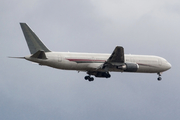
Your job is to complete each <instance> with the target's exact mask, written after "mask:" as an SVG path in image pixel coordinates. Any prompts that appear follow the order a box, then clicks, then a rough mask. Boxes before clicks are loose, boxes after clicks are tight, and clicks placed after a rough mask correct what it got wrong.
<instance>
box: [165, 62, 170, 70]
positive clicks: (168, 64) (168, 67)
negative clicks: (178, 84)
mask: <svg viewBox="0 0 180 120" xmlns="http://www.w3.org/2000/svg"><path fill="white" fill-rule="evenodd" d="M166 67H167V70H169V69H170V68H171V64H170V63H169V62H168V63H167V64H166Z"/></svg>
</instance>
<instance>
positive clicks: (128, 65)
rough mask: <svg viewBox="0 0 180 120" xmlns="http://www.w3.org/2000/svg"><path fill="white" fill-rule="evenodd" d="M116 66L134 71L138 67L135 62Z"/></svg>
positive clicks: (126, 70)
mask: <svg viewBox="0 0 180 120" xmlns="http://www.w3.org/2000/svg"><path fill="white" fill-rule="evenodd" d="M116 68H117V69H121V70H123V71H125V72H136V71H137V70H138V68H139V65H138V64H136V63H124V64H123V65H119V66H117V67H116Z"/></svg>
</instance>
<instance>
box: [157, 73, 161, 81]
mask: <svg viewBox="0 0 180 120" xmlns="http://www.w3.org/2000/svg"><path fill="white" fill-rule="evenodd" d="M157 74H158V75H159V77H158V78H157V80H158V81H161V80H162V78H161V73H157Z"/></svg>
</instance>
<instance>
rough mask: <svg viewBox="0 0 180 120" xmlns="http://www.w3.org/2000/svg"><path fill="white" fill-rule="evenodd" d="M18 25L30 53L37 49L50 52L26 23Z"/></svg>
mask: <svg viewBox="0 0 180 120" xmlns="http://www.w3.org/2000/svg"><path fill="white" fill-rule="evenodd" d="M20 25H21V28H22V31H23V33H24V37H25V39H26V42H27V45H28V47H29V51H30V53H31V54H34V53H36V52H37V51H39V50H40V51H44V52H51V51H50V50H49V49H48V48H47V47H46V46H45V45H44V44H43V43H42V42H41V40H40V39H39V38H38V37H37V36H36V34H35V33H34V32H33V31H32V30H31V29H30V28H29V26H28V25H27V24H26V23H20Z"/></svg>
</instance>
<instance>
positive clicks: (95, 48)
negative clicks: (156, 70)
mask: <svg viewBox="0 0 180 120" xmlns="http://www.w3.org/2000/svg"><path fill="white" fill-rule="evenodd" d="M20 22H26V23H27V24H28V25H29V26H30V27H31V28H32V30H33V31H34V32H35V33H36V34H37V35H38V36H39V38H40V39H41V40H42V41H43V42H44V43H45V45H46V46H47V47H48V48H49V49H50V50H52V51H63V52H67V51H70V52H93V53H112V51H113V50H114V48H115V47H116V46H117V45H121V46H123V47H124V50H125V53H126V54H143V55H145V54H146V55H157V56H161V57H164V58H165V59H167V60H168V61H169V62H170V63H171V64H172V68H171V69H170V70H169V71H167V72H164V73H163V75H162V78H163V79H162V81H160V82H159V81H157V77H158V76H157V74H140V73H137V74H136V73H111V75H112V77H111V78H110V79H102V78H95V81H93V82H88V81H85V80H84V76H85V75H86V73H84V72H80V73H77V72H76V71H63V70H58V69H54V68H50V67H44V66H39V65H37V64H32V63H31V62H28V61H26V60H19V59H9V58H7V56H26V55H29V54H30V53H29V50H28V47H27V45H26V42H25V39H24V36H23V34H22V31H21V28H20V25H19V23H20ZM0 26H1V27H0V41H1V44H0V53H1V56H0V60H1V62H0V120H11V119H12V120H40V119H42V120H110V119H111V120H120V119H121V120H122V119H123V120H132V119H133V120H179V119H180V115H179V113H180V95H179V93H180V76H179V68H180V64H179V59H180V47H179V46H180V1H179V0H59V1H57V0H14V1H12V0H1V1H0Z"/></svg>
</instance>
